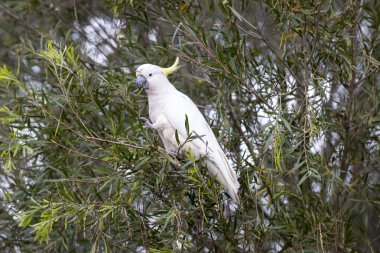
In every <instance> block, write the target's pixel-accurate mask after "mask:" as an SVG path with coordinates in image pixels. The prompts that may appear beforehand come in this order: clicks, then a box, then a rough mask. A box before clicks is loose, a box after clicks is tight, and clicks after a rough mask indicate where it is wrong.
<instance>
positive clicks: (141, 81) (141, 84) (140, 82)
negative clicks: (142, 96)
mask: <svg viewBox="0 0 380 253" xmlns="http://www.w3.org/2000/svg"><path fill="white" fill-rule="evenodd" d="M136 85H137V87H138V88H144V89H145V90H147V89H149V83H148V80H146V78H145V77H143V76H142V75H138V76H137V78H136Z"/></svg>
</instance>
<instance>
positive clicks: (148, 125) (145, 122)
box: [140, 117, 153, 129]
mask: <svg viewBox="0 0 380 253" xmlns="http://www.w3.org/2000/svg"><path fill="white" fill-rule="evenodd" d="M140 120H141V122H142V123H143V127H144V128H150V129H152V128H153V125H152V123H150V120H149V119H147V118H144V117H140Z"/></svg>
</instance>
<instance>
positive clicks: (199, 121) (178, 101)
mask: <svg viewBox="0 0 380 253" xmlns="http://www.w3.org/2000/svg"><path fill="white" fill-rule="evenodd" d="M177 92H178V94H176V95H175V96H171V98H172V99H171V101H170V102H169V104H168V106H166V107H165V108H164V110H163V114H164V115H165V117H166V119H167V120H168V122H169V123H170V125H171V126H172V127H173V128H174V129H176V130H177V132H178V135H179V136H180V139H183V140H186V139H187V137H188V133H187V130H186V124H185V121H186V116H187V118H188V123H189V132H190V133H191V132H195V133H196V134H197V135H198V136H200V138H201V139H200V138H196V139H193V140H192V141H191V142H190V144H192V145H193V148H192V149H193V150H192V152H193V153H195V154H198V157H197V158H200V157H203V156H204V157H205V162H206V164H207V168H208V169H209V172H210V174H211V175H213V176H216V179H217V180H218V181H219V182H220V183H221V184H222V185H223V187H224V188H225V189H226V190H227V191H228V193H229V195H230V196H231V197H232V198H233V199H234V200H235V201H236V202H238V201H239V198H238V195H237V191H238V188H239V182H238V181H237V176H236V173H235V171H234V170H233V168H232V167H231V165H230V163H229V161H228V159H227V157H226V155H225V154H224V152H223V150H222V149H221V147H220V145H219V143H218V141H217V139H216V137H215V135H214V133H213V132H212V130H211V128H210V126H209V125H208V123H207V121H206V120H205V118H204V117H203V115H202V113H201V112H200V111H199V109H198V107H197V106H196V105H195V104H194V102H193V101H192V100H191V99H190V98H189V97H188V96H186V95H185V94H183V93H181V92H179V91H177ZM194 149H196V150H194Z"/></svg>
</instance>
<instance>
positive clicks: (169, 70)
mask: <svg viewBox="0 0 380 253" xmlns="http://www.w3.org/2000/svg"><path fill="white" fill-rule="evenodd" d="M178 63H179V58H178V57H177V58H176V59H175V62H174V64H173V65H172V66H171V67H169V68H161V71H162V73H164V75H165V76H168V75H170V74H171V73H173V72H175V71H176V70H177V69H178V68H179V67H178Z"/></svg>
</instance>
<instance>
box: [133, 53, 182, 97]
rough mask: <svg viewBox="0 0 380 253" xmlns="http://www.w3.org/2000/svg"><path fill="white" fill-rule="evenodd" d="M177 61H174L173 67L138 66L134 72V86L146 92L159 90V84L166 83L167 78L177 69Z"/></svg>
mask: <svg viewBox="0 0 380 253" xmlns="http://www.w3.org/2000/svg"><path fill="white" fill-rule="evenodd" d="M178 63H179V59H178V57H177V59H176V60H175V62H174V64H173V66H171V67H169V68H161V67H159V66H156V65H152V64H143V65H140V66H139V67H138V68H137V70H136V77H137V78H136V85H137V87H138V88H144V89H145V90H148V89H150V88H159V85H160V84H164V83H165V82H167V80H168V79H167V76H168V75H170V74H171V73H173V72H174V71H176V70H177V69H178Z"/></svg>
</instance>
